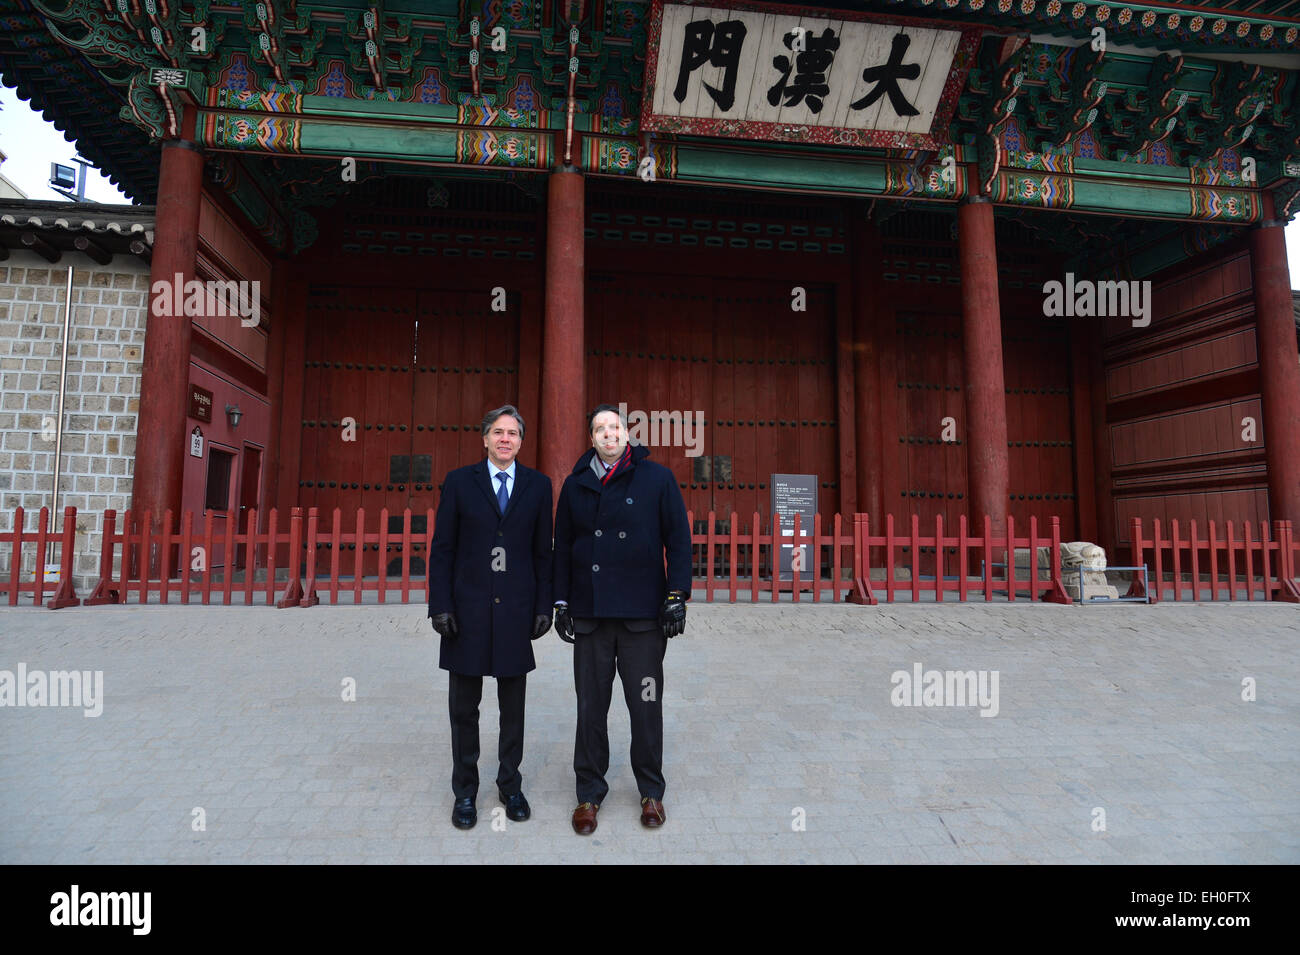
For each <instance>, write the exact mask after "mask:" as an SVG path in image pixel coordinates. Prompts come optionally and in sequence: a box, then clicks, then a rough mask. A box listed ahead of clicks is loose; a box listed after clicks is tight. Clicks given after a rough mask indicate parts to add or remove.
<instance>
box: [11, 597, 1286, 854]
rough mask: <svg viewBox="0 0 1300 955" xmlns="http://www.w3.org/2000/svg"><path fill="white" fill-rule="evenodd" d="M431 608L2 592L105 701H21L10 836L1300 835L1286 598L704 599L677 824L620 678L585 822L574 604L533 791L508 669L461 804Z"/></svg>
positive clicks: (97, 839)
mask: <svg viewBox="0 0 1300 955" xmlns="http://www.w3.org/2000/svg"><path fill="white" fill-rule="evenodd" d="M425 613H426V611H425V608H424V607H423V606H422V605H420V604H418V603H416V604H412V605H407V606H401V605H398V606H385V607H381V606H377V605H370V606H359V607H326V606H319V607H315V608H312V609H306V610H302V609H295V610H283V611H277V610H273V609H268V608H265V607H224V608H223V607H191V608H179V607H174V606H173V607H161V606H157V605H151V606H145V607H140V606H124V607H96V608H76V609H65V610H60V611H57V612H52V611H47V610H42V609H24V608H19V609H6V610H0V634H2V636H0V671H9V672H10V673H16V672H17V669H18V667H19V664H20V663H21V664H22V665H23V666H24V667H25V669H26V671H27V672H28V673H31V672H33V671H46V672H50V671H63V670H74V669H75V670H81V671H96V670H100V671H103V699H102V701H101V702H102V708H103V709H102V713H101V714H100V715H99V716H95V717H88V716H86V715H84V710H83V709H82V708H80V707H76V706H67V707H53V706H48V705H46V706H22V707H19V706H12V705H6V706H3V707H0V862H4V863H65V864H66V863H72V864H96V863H146V862H147V863H160V862H161V863H358V862H362V863H446V862H461V863H466V862H470V863H472V862H491V863H537V862H563V863H568V862H575V863H637V862H671V863H699V862H706V863H709V862H711V863H850V864H852V863H898V862H902V863H947V862H969V863H990V862H991V863H1147V864H1149V863H1155V864H1161V863H1176V864H1182V863H1229V864H1254V863H1279V862H1280V863H1296V862H1300V650H1298V644H1300V611H1298V610H1297V608H1296V607H1295V606H1288V605H1283V604H1252V605H1243V604H1235V605H1232V604H1181V605H1174V604H1162V605H1156V606H1145V605H1132V604H1127V605H1121V606H1108V607H1086V608H1082V607H1060V606H1047V605H1041V604H1040V605H1034V604H1018V605H1006V604H998V605H981V604H969V605H953V604H949V605H944V606H936V605H933V604H928V605H915V606H908V605H892V606H886V605H881V606H879V607H857V606H846V605H819V606H814V605H802V604H801V605H800V606H792V605H790V604H788V603H787V604H776V605H766V604H759V605H735V606H729V605H726V604H712V605H710V604H702V603H694V604H692V606H691V608H690V614H689V617H688V620H687V630H686V633H685V634H684V635H683V636H681V637H678V638H676V639H674V640H672V641H671V642H670V643H669V647H668V655H667V658H666V661H665V674H666V675H665V686H664V687H663V688H662V690H663V694H664V695H663V699H664V715H665V739H666V742H665V754H664V757H665V758H664V775H665V777H666V779H667V782H668V788H667V792H666V794H665V797H664V805H665V807H666V810H667V816H668V821H667V824H666V825H665V826H664V827H663V828H662V829H661V830H658V831H651V830H645V829H642V827H641V826H640V824H639V823H638V817H639V812H640V806H639V801H638V796H637V792H636V787H635V784H634V781H633V779H632V773H631V769H630V767H629V766H628V762H627V748H628V729H627V712H626V707H625V704H624V702H623V699H622V695H621V692H620V690H619V689H618V688H617V686H616V688H615V693H614V701H613V705H612V706H611V709H610V721H609V726H610V744H611V745H610V749H611V753H612V759H611V766H610V773H609V782H610V787H611V791H610V794H609V796H608V798H607V800H606V802H605V804H604V805H603V806H602V807H601V811H600V818H599V828H598V829H597V831H596V832H595V833H594V834H593V835H591V836H588V837H580V836H577V835H575V834H574V833H573V831H572V829H571V828H570V825H569V814H570V813H571V812H572V810H573V806H574V803H575V799H574V780H573V771H572V758H573V733H574V712H575V703H574V695H573V676H572V657H571V653H572V651H571V648H570V647H569V646H568V645H567V644H564V643H562V642H561V641H560V640H559V639H558V638H557V637H556V635H555V633H554V631H551V632H550V633H548V634H547V635H546V636H544V637H543V638H542V639H541V640H540V641H538V642H537V643H536V644H535V645H534V647H535V649H536V652H537V662H538V667H537V669H536V670H535V671H534V672H533V673H532V674H531V675H530V677H529V687H528V710H527V735H526V742H525V749H524V762H523V766H522V770H523V774H524V784H523V785H524V792H525V793H526V794H527V796H528V798H529V800H530V802H531V803H532V808H533V818H532V819H531V820H529V821H527V822H522V823H516V822H511V821H508V820H506V819H505V818H504V815H503V813H502V812H494V810H497V809H498V808H499V803H498V801H497V794H496V791H495V786H494V784H493V781H492V780H493V778H494V775H495V772H496V734H497V711H496V697H495V687H494V685H493V681H492V680H490V679H489V680H485V684H486V685H485V687H484V694H483V706H482V711H481V713H482V715H481V736H482V756H481V758H480V762H479V771H480V776H481V778H482V784H481V786H480V790H479V798H478V810H479V821H478V825H477V827H476V828H474V829H472V830H470V831H467V832H463V831H459V830H457V829H455V828H453V827H452V825H451V822H450V819H449V815H450V811H451V803H452V794H451V784H450V775H451V754H450V744H449V728H448V719H447V678H446V674H445V673H444V672H443V671H441V670H439V669H438V668H437V641H436V636H435V635H434V634H433V632H432V630H431V628H430V626H429V621H428V620H427V619H426V616H425ZM931 670H934V671H961V672H962V673H969V672H970V671H975V672H976V673H979V674H980V677H981V680H982V681H983V682H981V683H980V688H981V689H982V690H984V689H987V690H993V691H996V692H995V697H996V699H995V700H994V701H993V705H984V706H983V707H981V706H980V705H979V701H976V700H975V699H973V698H972V697H973V694H972V695H971V696H968V697H967V698H965V699H964V700H962V699H961V698H960V697H958V698H954V697H953V696H952V693H951V692H947V693H946V694H945V693H939V689H943V688H942V687H939V688H937V689H936V694H937V695H935V696H930V695H929V694H927V695H926V696H925V697H923V696H922V694H921V687H919V686H918V687H915V688H910V689H909V688H908V686H907V685H904V686H903V687H902V688H900V686H899V684H900V683H902V684H909V683H910V680H911V678H912V675H913V674H914V673H915V674H920V673H921V672H923V671H925V672H928V671H931ZM0 676H2V674H0ZM985 677H989V678H990V679H988V680H984V678H985ZM351 681H355V694H354V695H355V699H346V697H350V696H352V695H353V693H352V692H351V691H350V689H349V688H350V687H351V686H352V685H353V684H352V682H351ZM950 683H951V681H950ZM974 685H975V684H974V681H973V677H972V682H971V684H970V686H971V687H973V686H974ZM957 688H958V690H960V689H961V685H960V682H958V684H957ZM947 689H948V691H951V689H952V686H951V685H950V686H948V687H947ZM913 693H914V694H915V695H913ZM1251 696H1253V697H1254V698H1253V699H1250V698H1249V697H1251ZM1244 697H1245V698H1244ZM926 700H928V703H929V704H933V703H944V702H946V703H949V704H953V703H964V705H942V706H940V705H926V702H925V701H926ZM983 702H984V703H985V704H988V702H989V701H988V700H987V699H985V700H984V701H983ZM900 703H906V704H913V703H922V705H896V704H900ZM981 711H983V713H985V714H987V715H981Z"/></svg>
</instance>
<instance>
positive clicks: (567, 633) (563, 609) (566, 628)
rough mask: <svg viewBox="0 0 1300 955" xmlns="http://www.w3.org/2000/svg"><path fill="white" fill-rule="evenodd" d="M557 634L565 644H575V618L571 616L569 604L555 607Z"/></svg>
mask: <svg viewBox="0 0 1300 955" xmlns="http://www.w3.org/2000/svg"><path fill="white" fill-rule="evenodd" d="M555 632H556V633H558V634H559V635H560V639H561V640H563V641H564V642H565V643H572V642H573V618H572V617H570V616H569V605H568V604H556V605H555Z"/></svg>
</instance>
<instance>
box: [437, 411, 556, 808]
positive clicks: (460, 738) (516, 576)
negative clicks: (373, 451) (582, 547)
mask: <svg viewBox="0 0 1300 955" xmlns="http://www.w3.org/2000/svg"><path fill="white" fill-rule="evenodd" d="M482 431H483V446H484V448H486V449H487V452H488V457H487V458H486V459H485V460H483V461H480V462H479V463H478V464H473V465H470V466H469V467H463V468H458V469H456V470H454V471H451V472H449V473H448V474H447V477H446V479H445V480H444V481H443V485H442V497H441V499H440V500H439V502H438V514H437V523H436V525H435V526H434V534H433V544H432V547H431V548H430V551H429V616H430V618H432V620H433V628H434V629H435V630H437V631H438V633H439V634H440V635H441V637H442V641H441V647H440V653H439V660H438V666H440V667H441V668H442V669H444V670H446V671H448V691H447V701H448V710H449V711H450V715H451V752H452V792H453V794H454V795H455V798H456V803H455V808H454V809H453V812H452V823H453V824H454V825H455V826H457V828H461V829H468V828H470V827H472V826H473V825H474V823H475V822H476V821H477V812H476V810H475V806H474V801H475V799H476V797H477V795H478V755H479V735H478V707H479V701H480V700H481V699H482V694H483V677H484V676H493V677H496V679H497V700H498V702H499V704H500V708H501V732H500V739H499V746H498V758H499V760H500V767H499V769H498V771H497V791H498V793H499V794H500V796H501V801H502V802H503V803H505V806H506V815H507V816H509V817H510V818H511V819H514V820H517V821H522V820H524V819H527V818H528V817H529V815H530V814H531V810H530V809H529V806H528V801H527V800H526V799H525V798H524V794H523V791H522V777H521V775H520V773H519V764H520V762H521V761H522V759H523V751H524V695H525V688H526V682H527V676H526V675H527V673H528V672H529V671H530V670H533V669H534V668H535V667H536V665H537V664H536V661H535V660H534V659H533V647H532V643H531V642H530V640H536V639H537V638H539V637H540V636H542V634H544V633H546V631H547V630H549V629H550V626H551V561H552V552H551V479H550V478H548V477H547V476H546V475H545V474H542V473H541V472H540V471H534V470H533V469H532V468H528V467H525V466H524V465H522V464H520V463H519V462H518V461H517V460H515V458H516V457H517V455H518V453H519V447H520V445H521V444H522V443H523V435H524V422H523V418H522V417H520V415H519V412H518V410H517V409H515V408H514V407H513V406H512V405H506V406H504V407H502V408H497V409H494V410H493V411H489V412H488V413H487V415H486V416H485V417H484V419H483V425H482Z"/></svg>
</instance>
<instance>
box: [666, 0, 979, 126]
mask: <svg viewBox="0 0 1300 955" xmlns="http://www.w3.org/2000/svg"><path fill="white" fill-rule="evenodd" d="M813 14H818V15H816V16H814V15H813ZM980 33H981V31H980V29H979V28H972V27H961V26H953V25H948V24H944V23H937V22H935V21H932V20H918V19H908V18H902V17H887V16H876V15H867V14H858V13H847V12H843V11H837V10H810V9H808V8H805V7H788V6H772V5H769V4H758V3H746V2H736V3H729V2H725V0H715V2H709V3H705V2H699V3H694V2H689V0H688V2H680V0H669V2H665V0H655V2H654V7H653V8H652V11H651V15H650V26H649V44H648V47H647V52H646V80H645V90H646V92H645V96H644V97H643V98H642V103H643V105H642V112H641V128H642V129H643V130H662V131H665V132H673V133H684V134H693V135H699V136H722V137H730V138H739V139H772V140H785V141H791V142H812V143H825V144H831V145H839V146H878V147H889V148H898V149H937V148H938V147H940V146H942V145H944V144H946V143H947V141H948V123H949V121H950V120H951V119H952V114H953V111H954V110H955V109H956V107H957V97H958V95H960V93H961V90H962V87H963V86H964V85H965V83H966V74H967V73H968V72H969V71H970V68H971V65H972V64H973V62H974V56H975V51H976V48H977V46H978V43H979V38H980Z"/></svg>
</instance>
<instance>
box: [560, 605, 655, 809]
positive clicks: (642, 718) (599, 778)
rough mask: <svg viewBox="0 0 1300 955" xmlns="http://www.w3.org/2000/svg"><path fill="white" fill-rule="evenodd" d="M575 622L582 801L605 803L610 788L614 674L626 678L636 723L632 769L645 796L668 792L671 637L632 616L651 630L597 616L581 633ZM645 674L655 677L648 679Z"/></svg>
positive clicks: (577, 766) (576, 766) (576, 757)
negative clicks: (666, 706)
mask: <svg viewBox="0 0 1300 955" xmlns="http://www.w3.org/2000/svg"><path fill="white" fill-rule="evenodd" d="M584 623H585V624H587V625H588V626H589V625H590V624H591V623H592V622H591V621H575V625H574V629H575V631H576V632H575V634H574V644H573V683H574V688H575V689H576V690H577V694H578V728H577V733H576V738H575V740H574V744H573V771H574V773H575V774H576V776H577V791H578V802H580V803H583V802H593V803H601V802H604V800H605V796H606V795H607V794H608V792H609V786H608V785H606V783H605V773H606V771H607V770H608V769H609V729H608V718H609V702H610V699H611V698H612V696H613V692H614V673H615V672H616V671H617V673H618V675H619V679H620V680H622V682H623V699H624V700H625V701H626V703H627V712H628V716H629V718H630V722H631V728H632V753H631V756H632V773H633V774H634V775H635V776H636V785H637V789H638V790H639V791H640V793H641V796H642V797H643V798H644V797H646V796H650V797H651V798H654V799H663V796H664V777H663V760H664V716H663V692H664V652H665V651H666V650H667V648H668V640H667V638H665V637H664V635H663V634H662V633H661V632H660V630H659V628H658V625H657V624H656V623H654V621H630V623H631V624H632V626H647V625H651V624H653V628H652V629H648V630H643V631H642V632H632V631H631V630H630V629H629V628H628V623H629V621H623V620H612V619H605V620H598V621H594V623H595V629H594V630H592V631H591V632H590V633H582V632H581V630H580V629H579V628H580V626H581V625H582V624H584ZM647 678H648V679H649V680H650V681H652V682H650V683H647V682H646V680H647Z"/></svg>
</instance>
